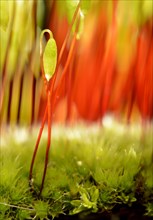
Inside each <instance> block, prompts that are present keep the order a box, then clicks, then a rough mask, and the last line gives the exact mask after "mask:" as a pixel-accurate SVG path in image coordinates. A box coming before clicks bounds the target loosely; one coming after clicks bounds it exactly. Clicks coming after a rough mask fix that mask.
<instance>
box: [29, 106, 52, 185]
mask: <svg viewBox="0 0 153 220" xmlns="http://www.w3.org/2000/svg"><path fill="white" fill-rule="evenodd" d="M47 110H48V106H46V109H45V113H44V117H43V120H42V124H41V127H40V130H39V134H38V138H37V141H36V145H35V149H34V153H33V157H32V161H31V166H30V172H29V181H30V186H32V171H33V166H34V161H35V158H36V154H37V150H38V146H39V142H40V139H41V135H42V132H43V129H44V125H45V121H46V118H47Z"/></svg>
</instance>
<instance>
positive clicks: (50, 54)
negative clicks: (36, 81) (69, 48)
mask: <svg viewBox="0 0 153 220" xmlns="http://www.w3.org/2000/svg"><path fill="white" fill-rule="evenodd" d="M43 63H44V71H45V77H46V79H47V80H49V79H50V78H51V77H52V75H53V74H54V72H55V68H56V63H57V46H56V41H55V40H54V39H53V38H50V39H49V40H48V42H47V45H46V47H45V51H44V54H43Z"/></svg>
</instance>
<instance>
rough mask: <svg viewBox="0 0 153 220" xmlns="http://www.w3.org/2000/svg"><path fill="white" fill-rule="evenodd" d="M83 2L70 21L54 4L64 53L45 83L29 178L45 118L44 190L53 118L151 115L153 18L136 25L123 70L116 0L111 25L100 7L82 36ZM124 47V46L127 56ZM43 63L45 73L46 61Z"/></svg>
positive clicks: (52, 25)
mask: <svg viewBox="0 0 153 220" xmlns="http://www.w3.org/2000/svg"><path fill="white" fill-rule="evenodd" d="M79 8H80V6H79V5H78V7H77V9H76V11H75V14H74V17H73V21H72V23H71V25H70V26H69V27H68V25H67V22H66V20H64V19H63V20H60V19H58V14H57V10H56V4H55V5H54V6H53V11H52V16H51V19H50V20H51V22H50V29H51V30H52V31H53V34H54V36H55V39H56V41H57V45H58V48H60V53H59V56H58V62H57V67H56V71H55V74H54V76H53V77H52V79H51V80H50V81H49V83H47V87H46V92H47V104H46V105H45V106H46V107H45V108H44V113H43V110H42V109H43V108H42V104H43V102H45V100H43V98H42V100H41V111H40V112H39V116H40V115H41V114H42V113H43V120H42V124H41V128H40V131H39V135H38V139H37V142H36V146H35V150H34V154H33V158H32V163H31V168H30V176H29V178H30V184H32V170H33V165H34V161H35V157H36V153H37V149H38V145H39V142H40V138H41V135H42V131H43V128H44V125H45V122H46V121H47V124H48V143H47V148H46V158H45V166H44V172H43V178H42V184H41V188H40V193H41V191H42V189H43V185H44V180H45V175H46V170H47V163H48V155H49V149H50V145H51V143H50V142H51V123H52V121H53V120H54V121H60V122H61V121H64V122H71V121H78V120H79V119H83V120H86V121H97V120H101V119H102V118H103V117H104V115H105V114H106V113H107V112H113V113H114V114H115V115H116V116H118V115H121V114H123V113H124V115H126V118H127V121H128V122H129V121H130V119H131V115H132V113H133V112H135V111H136V112H137V113H138V112H139V115H140V116H141V119H142V121H143V122H145V121H151V120H152V117H153V90H152V89H153V64H152V58H153V47H152V43H153V33H152V28H153V24H152V23H151V21H147V22H146V23H145V24H144V25H143V26H142V27H140V28H138V27H136V28H137V30H136V29H134V30H131V34H132V31H137V39H136V45H135V49H134V51H133V54H132V58H131V59H130V61H129V64H128V67H127V68H126V69H124V71H123V70H122V71H121V70H119V68H118V63H117V58H116V43H117V31H118V29H117V28H118V26H117V22H116V8H117V1H113V15H112V20H111V22H110V24H109V25H108V23H107V15H106V13H105V10H104V9H103V8H102V9H101V10H100V11H99V14H98V21H97V23H95V25H94V28H93V29H92V32H90V33H84V34H90V35H88V37H87V39H86V38H84V37H82V38H81V39H80V40H79V41H78V40H77V29H78V26H79V17H80V15H79V10H80V9H79ZM75 21H77V22H76V23H77V25H76V30H75V32H74V33H73V34H72V26H73V23H74V22H75ZM66 33H67V34H66ZM65 36H66V37H65ZM64 39H65V40H64ZM85 39H86V42H85ZM62 42H64V43H62ZM125 52H126V51H123V56H124V53H125ZM41 69H42V73H43V64H42V65H41ZM43 74H44V73H43ZM44 81H45V80H44ZM45 84H46V82H45ZM42 97H43V96H42ZM53 112H54V114H55V116H54V115H53ZM53 116H54V117H53Z"/></svg>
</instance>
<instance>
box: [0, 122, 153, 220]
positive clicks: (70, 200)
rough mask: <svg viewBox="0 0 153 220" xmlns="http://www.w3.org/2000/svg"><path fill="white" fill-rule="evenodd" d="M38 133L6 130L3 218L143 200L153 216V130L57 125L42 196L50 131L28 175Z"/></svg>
mask: <svg viewBox="0 0 153 220" xmlns="http://www.w3.org/2000/svg"><path fill="white" fill-rule="evenodd" d="M36 132H37V128H34V129H33V130H32V131H30V132H29V131H28V130H25V129H23V128H15V129H14V128H13V129H9V130H7V131H6V130H5V131H2V135H1V137H2V140H1V154H0V157H1V158H0V161H1V162H0V168H1V173H0V217H1V219H9V218H10V219H31V218H34V219H47V218H48V219H51V218H54V217H57V216H59V215H60V214H67V215H74V214H77V213H81V212H84V213H99V212H105V211H111V210H113V209H114V208H115V207H116V206H118V205H120V206H124V205H126V206H128V207H132V206H133V205H135V204H139V205H141V206H142V207H144V210H145V212H144V214H146V215H147V216H153V207H152V202H153V200H152V198H153V178H152V168H153V161H152V156H151V155H152V151H153V149H152V133H151V131H150V130H148V131H147V132H145V135H144V136H143V138H142V135H141V131H140V130H139V129H137V128H134V129H133V128H132V127H124V128H122V129H120V128H119V127H116V126H114V127H112V128H100V127H98V126H91V127H88V128H87V127H84V126H80V127H74V128H65V127H56V126H54V127H53V134H52V146H51V151H50V159H49V164H48V170H47V176H46V180H45V186H44V189H43V192H42V195H41V197H38V196H37V195H38V194H39V189H40V184H41V178H42V172H43V166H44V156H45V146H46V139H47V132H46V131H45V132H44V134H43V138H42V141H41V145H40V149H39V152H38V156H37V160H36V164H35V168H34V176H33V179H34V191H33V192H30V189H29V184H28V174H29V167H30V162H31V157H32V153H33V148H34V145H35V140H36V135H37V134H36Z"/></svg>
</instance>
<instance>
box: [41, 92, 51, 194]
mask: <svg viewBox="0 0 153 220" xmlns="http://www.w3.org/2000/svg"><path fill="white" fill-rule="evenodd" d="M47 106H48V141H47V148H46V157H45V166H44V172H43V177H42V183H41V187H40V194H41V192H42V189H43V186H44V181H45V177H46V171H47V165H48V158H49V150H50V145H51V117H52V113H51V92H50V91H48V95H47ZM40 194H39V195H40Z"/></svg>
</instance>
